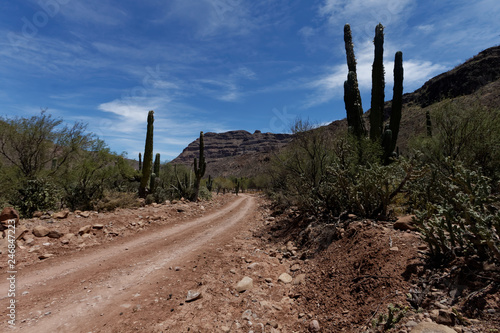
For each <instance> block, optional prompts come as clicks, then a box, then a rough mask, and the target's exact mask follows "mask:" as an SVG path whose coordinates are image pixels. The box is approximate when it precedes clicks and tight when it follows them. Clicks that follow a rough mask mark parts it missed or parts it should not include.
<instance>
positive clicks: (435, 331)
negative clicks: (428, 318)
mask: <svg viewBox="0 0 500 333" xmlns="http://www.w3.org/2000/svg"><path fill="white" fill-rule="evenodd" d="M411 332H412V333H457V332H456V331H455V330H454V329H452V328H449V327H448V326H444V325H439V324H436V323H429V322H421V323H420V324H418V325H417V326H415V327H413V328H412V330H411Z"/></svg>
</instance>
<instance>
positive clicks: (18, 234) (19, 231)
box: [16, 227, 28, 241]
mask: <svg viewBox="0 0 500 333" xmlns="http://www.w3.org/2000/svg"><path fill="white" fill-rule="evenodd" d="M27 233H28V229H27V228H26V227H18V228H16V241H17V240H18V239H21V238H23V237H24V235H26V234H27Z"/></svg>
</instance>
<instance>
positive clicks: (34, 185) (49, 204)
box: [12, 178, 61, 218]
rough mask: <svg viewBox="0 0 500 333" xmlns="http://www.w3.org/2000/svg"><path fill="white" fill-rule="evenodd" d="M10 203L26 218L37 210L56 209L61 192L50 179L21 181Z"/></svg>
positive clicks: (59, 201)
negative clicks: (16, 193)
mask: <svg viewBox="0 0 500 333" xmlns="http://www.w3.org/2000/svg"><path fill="white" fill-rule="evenodd" d="M12 203H13V204H14V205H15V206H16V207H18V208H19V213H20V214H21V216H22V217H25V218H28V217H31V216H32V215H33V213H34V212H35V211H37V210H39V211H47V210H56V209H58V208H60V206H61V193H60V191H59V190H58V188H57V187H56V186H55V185H54V184H53V183H51V182H50V181H48V180H46V179H43V178H40V179H32V180H27V181H25V182H23V184H22V186H21V187H20V188H19V189H18V195H17V196H16V197H14V198H13V200H12Z"/></svg>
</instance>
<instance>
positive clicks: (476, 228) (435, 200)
mask: <svg viewBox="0 0 500 333" xmlns="http://www.w3.org/2000/svg"><path fill="white" fill-rule="evenodd" d="M443 163H446V167H445V168H444V169H442V170H446V172H438V173H436V172H434V174H433V175H432V176H430V177H427V178H422V179H420V180H419V181H418V182H420V183H422V182H425V181H430V182H432V192H433V193H432V197H431V196H430V195H429V193H423V194H421V198H426V197H427V198H430V199H431V200H430V201H426V202H424V201H423V200H422V202H421V203H420V207H419V208H420V209H418V210H416V215H417V218H416V222H417V223H418V225H419V227H420V230H421V232H422V235H423V239H424V240H425V241H426V242H427V244H428V245H429V248H430V255H431V257H432V259H434V260H436V261H438V262H442V261H447V260H452V259H453V258H455V257H456V256H472V255H478V256H479V257H480V258H481V259H483V260H487V259H496V260H500V251H499V248H500V212H499V210H498V208H496V207H495V205H494V204H496V203H499V202H500V198H499V197H498V194H495V193H494V192H493V191H492V187H491V185H490V183H491V179H490V178H488V177H486V176H484V175H483V174H482V172H481V170H471V169H469V168H467V167H465V166H464V164H463V163H461V162H456V161H453V160H452V159H445V160H444V161H443ZM429 173H431V172H430V171H429ZM429 188H430V186H429V185H427V186H426V185H425V184H424V186H422V185H420V186H413V187H411V190H412V191H413V192H418V191H424V192H428V191H429ZM418 194H419V193H415V194H414V195H416V196H418Z"/></svg>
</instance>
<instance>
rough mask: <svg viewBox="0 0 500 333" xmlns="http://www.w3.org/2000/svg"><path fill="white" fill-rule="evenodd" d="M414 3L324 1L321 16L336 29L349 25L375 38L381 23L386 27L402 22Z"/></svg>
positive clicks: (411, 0) (403, 0)
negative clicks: (376, 28) (375, 32)
mask: <svg viewBox="0 0 500 333" xmlns="http://www.w3.org/2000/svg"><path fill="white" fill-rule="evenodd" d="M414 3H415V0H370V1H366V0H324V1H323V4H322V5H321V6H320V7H319V14H320V15H321V16H323V17H326V18H327V19H328V21H329V23H330V24H331V25H332V26H333V27H335V29H338V27H342V26H343V25H344V24H345V23H349V24H350V25H351V29H352V30H353V31H354V32H357V33H360V32H364V33H365V35H366V36H365V37H370V38H373V33H374V29H375V26H376V25H377V24H378V23H379V22H380V23H382V24H383V25H384V26H391V25H394V24H396V23H398V22H400V21H401V20H402V19H403V17H404V16H406V15H408V13H409V8H411V7H412V6H413V5H414ZM342 20H343V21H342ZM340 31H342V30H340ZM354 38H356V37H354Z"/></svg>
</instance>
